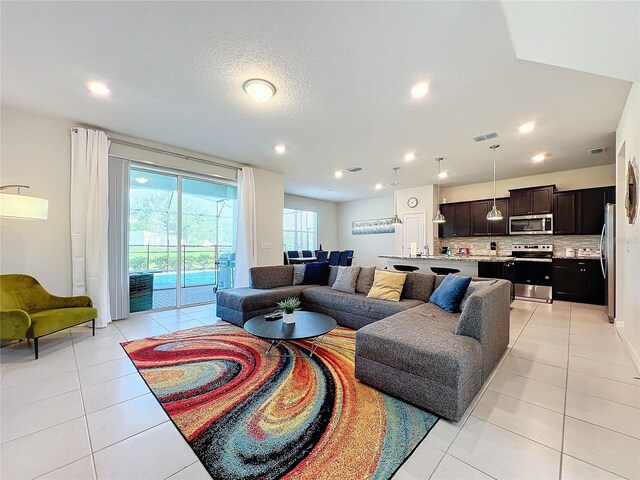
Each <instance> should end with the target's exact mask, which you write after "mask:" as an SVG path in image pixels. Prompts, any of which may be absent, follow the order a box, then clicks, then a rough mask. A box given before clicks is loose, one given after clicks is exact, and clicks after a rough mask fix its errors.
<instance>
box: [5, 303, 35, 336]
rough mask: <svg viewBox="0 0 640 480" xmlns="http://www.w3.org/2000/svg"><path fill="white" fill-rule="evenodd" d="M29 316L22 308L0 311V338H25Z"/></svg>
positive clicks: (29, 320) (29, 322)
mask: <svg viewBox="0 0 640 480" xmlns="http://www.w3.org/2000/svg"><path fill="white" fill-rule="evenodd" d="M30 326H31V317H29V314H28V313H27V312H25V311H24V310H17V309H16V310H2V311H0V338H2V340H11V339H20V338H27V330H29V327H30Z"/></svg>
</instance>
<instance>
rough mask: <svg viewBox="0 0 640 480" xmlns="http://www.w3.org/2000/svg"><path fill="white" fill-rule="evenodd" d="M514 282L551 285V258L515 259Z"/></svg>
mask: <svg viewBox="0 0 640 480" xmlns="http://www.w3.org/2000/svg"><path fill="white" fill-rule="evenodd" d="M514 263H515V271H516V279H515V283H519V284H522V285H543V286H548V287H550V286H551V271H552V266H551V259H524V258H518V259H516V260H515V262H514Z"/></svg>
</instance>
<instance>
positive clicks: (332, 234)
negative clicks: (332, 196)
mask: <svg viewBox="0 0 640 480" xmlns="http://www.w3.org/2000/svg"><path fill="white" fill-rule="evenodd" d="M284 208H292V209H295V210H304V211H307V212H316V213H317V214H318V244H321V245H322V248H323V249H324V250H337V249H338V204H337V203H334V202H327V201H324V200H316V199H315V198H307V197H299V196H297V195H289V194H285V196H284Z"/></svg>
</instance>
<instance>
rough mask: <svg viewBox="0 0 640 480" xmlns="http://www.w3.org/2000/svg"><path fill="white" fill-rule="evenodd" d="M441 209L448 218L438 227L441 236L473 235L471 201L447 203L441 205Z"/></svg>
mask: <svg viewBox="0 0 640 480" xmlns="http://www.w3.org/2000/svg"><path fill="white" fill-rule="evenodd" d="M440 211H441V212H442V214H443V215H444V218H445V219H446V222H445V223H442V224H440V226H439V228H438V235H439V236H440V237H469V236H471V215H470V212H471V204H470V202H461V203H445V204H442V205H440Z"/></svg>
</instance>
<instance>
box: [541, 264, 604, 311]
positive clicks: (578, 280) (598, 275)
mask: <svg viewBox="0 0 640 480" xmlns="http://www.w3.org/2000/svg"><path fill="white" fill-rule="evenodd" d="M552 275H553V277H552V285H553V287H552V288H553V299H554V300H564V301H567V302H579V303H592V304H596V305H604V293H605V292H604V279H603V277H602V271H601V269H600V261H599V260H597V259H588V258H585V259H582V258H554V259H553V273H552Z"/></svg>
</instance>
